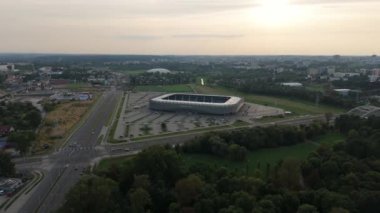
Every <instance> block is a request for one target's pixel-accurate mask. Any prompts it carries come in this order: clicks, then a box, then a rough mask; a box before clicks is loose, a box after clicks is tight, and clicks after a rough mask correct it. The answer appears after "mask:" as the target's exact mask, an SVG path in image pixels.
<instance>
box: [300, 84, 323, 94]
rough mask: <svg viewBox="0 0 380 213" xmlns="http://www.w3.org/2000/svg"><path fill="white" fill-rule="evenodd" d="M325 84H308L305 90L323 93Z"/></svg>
mask: <svg viewBox="0 0 380 213" xmlns="http://www.w3.org/2000/svg"><path fill="white" fill-rule="evenodd" d="M324 87H325V84H308V85H305V88H306V89H307V90H310V91H314V92H324V91H325V89H324Z"/></svg>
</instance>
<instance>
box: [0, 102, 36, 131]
mask: <svg viewBox="0 0 380 213" xmlns="http://www.w3.org/2000/svg"><path fill="white" fill-rule="evenodd" d="M41 119H42V118H41V113H40V111H39V110H38V109H37V108H36V107H34V106H33V105H32V104H31V103H30V102H26V103H21V102H0V125H10V126H13V127H14V128H15V129H16V130H35V129H36V128H37V127H38V125H40V123H41Z"/></svg>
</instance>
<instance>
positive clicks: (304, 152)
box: [183, 133, 344, 174]
mask: <svg viewBox="0 0 380 213" xmlns="http://www.w3.org/2000/svg"><path fill="white" fill-rule="evenodd" d="M343 140H344V137H343V136H342V135H340V134H338V133H330V134H326V135H323V136H321V137H320V138H317V139H316V140H315V141H313V142H307V143H302V144H297V145H293V146H285V147H278V148H273V149H260V150H257V151H253V152H249V154H248V157H247V161H246V162H243V163H242V162H233V161H230V160H227V159H221V158H219V157H216V156H212V155H204V154H185V155H183V158H184V161H185V162H186V164H187V165H188V166H191V165H195V164H199V163H204V164H208V165H210V166H216V167H222V166H223V167H226V168H229V169H232V170H236V171H238V172H247V169H248V173H250V174H253V172H255V170H256V169H260V170H261V171H263V172H265V170H266V166H267V164H270V166H271V168H273V166H274V165H276V164H277V162H278V161H280V160H283V159H286V158H295V159H299V160H303V159H306V158H307V156H308V155H309V154H310V153H311V152H313V151H315V150H316V149H317V148H318V147H319V144H324V145H327V146H332V145H334V144H336V143H338V142H341V141H343Z"/></svg>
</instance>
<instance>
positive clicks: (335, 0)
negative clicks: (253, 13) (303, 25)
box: [290, 0, 379, 5]
mask: <svg viewBox="0 0 380 213" xmlns="http://www.w3.org/2000/svg"><path fill="white" fill-rule="evenodd" d="M290 2H291V3H294V4H304V5H307V4H312V5H315V4H349V3H361V4H363V3H371V2H379V1H378V0H290Z"/></svg>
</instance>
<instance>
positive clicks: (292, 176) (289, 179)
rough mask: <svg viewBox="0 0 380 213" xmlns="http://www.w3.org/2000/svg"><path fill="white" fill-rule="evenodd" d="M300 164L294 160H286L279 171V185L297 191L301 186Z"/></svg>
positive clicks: (277, 176)
mask: <svg viewBox="0 0 380 213" xmlns="http://www.w3.org/2000/svg"><path fill="white" fill-rule="evenodd" d="M300 170H301V169H300V162H299V161H298V160H296V159H293V158H288V159H285V160H284V161H283V162H282V163H281V166H280V168H279V169H278V171H277V174H276V179H277V182H278V184H279V185H281V186H283V187H286V188H288V189H293V190H297V189H299V188H300V187H301V186H300V181H301V179H300V178H301V172H300Z"/></svg>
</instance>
